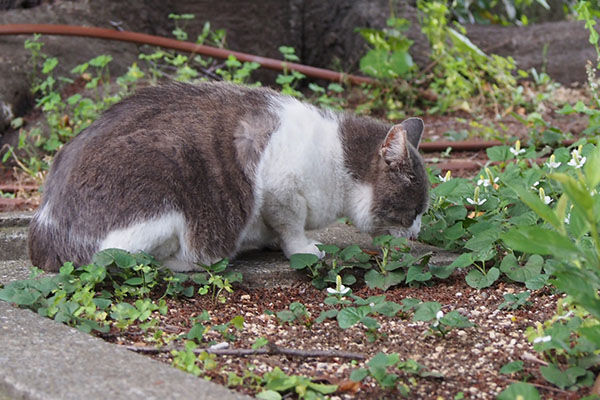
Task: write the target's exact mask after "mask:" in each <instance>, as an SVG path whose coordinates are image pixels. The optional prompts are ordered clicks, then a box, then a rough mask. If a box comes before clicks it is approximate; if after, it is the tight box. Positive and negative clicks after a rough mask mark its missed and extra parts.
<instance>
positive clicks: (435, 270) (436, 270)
mask: <svg viewBox="0 0 600 400" xmlns="http://www.w3.org/2000/svg"><path fill="white" fill-rule="evenodd" d="M429 271H431V273H432V274H433V276H435V277H436V278H440V279H446V278H447V277H449V276H450V275H452V273H453V272H454V267H452V266H451V265H439V266H438V265H429Z"/></svg>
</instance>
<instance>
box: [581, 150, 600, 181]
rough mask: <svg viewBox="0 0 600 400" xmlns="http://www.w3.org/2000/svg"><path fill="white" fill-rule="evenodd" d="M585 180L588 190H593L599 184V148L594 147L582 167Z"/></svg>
mask: <svg viewBox="0 0 600 400" xmlns="http://www.w3.org/2000/svg"><path fill="white" fill-rule="evenodd" d="M583 171H584V172H585V179H586V182H587V185H588V187H589V188H590V189H594V188H595V187H596V186H598V184H599V183H600V146H596V149H595V150H594V152H593V153H592V154H591V155H590V156H589V157H588V159H587V161H586V163H585V165H584V166H583Z"/></svg>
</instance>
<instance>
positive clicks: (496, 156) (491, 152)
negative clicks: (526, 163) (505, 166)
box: [485, 146, 513, 161]
mask: <svg viewBox="0 0 600 400" xmlns="http://www.w3.org/2000/svg"><path fill="white" fill-rule="evenodd" d="M509 149H510V146H495V147H489V148H488V149H486V151H485V152H486V153H487V156H488V158H489V159H490V161H506V160H509V159H511V158H513V156H512V154H511V152H510V150H509Z"/></svg>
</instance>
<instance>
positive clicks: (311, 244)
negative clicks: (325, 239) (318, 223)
mask: <svg viewBox="0 0 600 400" xmlns="http://www.w3.org/2000/svg"><path fill="white" fill-rule="evenodd" d="M318 244H321V243H320V242H317V241H316V240H310V239H309V240H308V243H304V244H299V245H295V246H285V247H284V249H283V252H284V253H285V256H286V257H287V258H290V257H291V256H292V254H297V253H303V254H314V255H315V256H317V257H319V260H320V259H322V258H323V257H325V252H324V251H322V250H319V248H318V247H317V245H318Z"/></svg>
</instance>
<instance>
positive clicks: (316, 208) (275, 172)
mask: <svg viewBox="0 0 600 400" xmlns="http://www.w3.org/2000/svg"><path fill="white" fill-rule="evenodd" d="M277 108H278V109H277V113H278V115H279V118H280V124H279V127H278V129H277V130H276V131H275V132H273V134H272V135H271V138H270V140H269V143H268V145H267V147H266V148H265V150H264V152H263V155H262V158H261V161H260V163H259V166H258V168H257V176H256V181H255V199H256V200H255V201H256V203H255V210H256V212H255V215H254V218H252V220H251V222H250V223H249V224H248V226H247V227H246V229H244V232H243V234H242V237H241V238H240V239H241V245H244V244H259V243H262V244H266V243H269V242H272V241H273V239H275V238H278V239H280V240H281V242H282V243H281V245H282V248H283V250H284V252H285V253H286V254H287V255H288V256H289V255H290V254H293V253H295V252H310V253H317V254H318V250H317V249H316V247H315V246H314V243H315V242H314V241H311V240H310V239H307V238H306V236H305V235H304V230H305V229H316V228H321V227H323V226H326V225H329V224H330V223H332V222H333V221H335V219H336V218H339V217H340V216H343V215H345V214H349V216H350V217H351V218H352V219H357V218H358V220H360V223H361V224H362V225H365V222H367V221H368V220H369V219H370V216H368V215H367V214H369V211H370V201H371V198H372V193H371V192H372V190H371V192H369V189H370V186H368V185H364V184H361V185H359V184H358V183H356V182H354V180H353V179H352V178H351V176H350V174H349V173H348V171H347V170H346V167H345V164H344V149H343V145H342V141H341V138H340V134H339V124H338V118H337V116H336V115H335V114H333V113H327V112H323V111H320V110H318V109H316V108H314V107H312V106H309V105H306V104H304V103H301V102H299V101H296V100H293V99H286V100H285V101H283V102H279V105H278V107H277ZM359 186H360V189H358V190H357V188H358V187H359ZM357 203H358V204H357ZM362 214H366V215H362ZM366 225H368V223H367V224H366ZM286 242H287V243H286Z"/></svg>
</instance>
